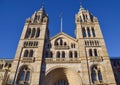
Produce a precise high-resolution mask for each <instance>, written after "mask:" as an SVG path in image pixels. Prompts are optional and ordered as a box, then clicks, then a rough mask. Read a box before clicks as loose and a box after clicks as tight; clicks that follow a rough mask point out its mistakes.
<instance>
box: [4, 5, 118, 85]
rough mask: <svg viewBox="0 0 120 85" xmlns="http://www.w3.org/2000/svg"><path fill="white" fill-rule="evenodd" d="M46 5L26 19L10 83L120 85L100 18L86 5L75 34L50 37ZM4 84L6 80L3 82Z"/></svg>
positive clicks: (81, 8) (9, 76) (82, 10)
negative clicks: (115, 75)
mask: <svg viewBox="0 0 120 85" xmlns="http://www.w3.org/2000/svg"><path fill="white" fill-rule="evenodd" d="M48 22H49V18H48V15H47V14H46V12H45V9H44V8H43V7H42V8H41V9H40V10H39V11H38V12H35V13H34V14H33V15H32V17H30V18H28V19H27V20H26V23H25V26H24V28H23V32H22V35H21V38H20V41H19V44H18V48H17V51H16V55H15V58H14V59H13V62H12V67H11V68H10V72H9V75H8V76H7V77H5V79H6V78H7V79H6V80H7V81H6V84H7V85H116V82H115V78H114V74H113V70H112V67H111V62H110V58H109V55H108V52H107V49H106V45H105V42H104V38H103V35H102V32H101V29H100V26H99V22H98V19H97V18H96V17H95V16H93V15H92V14H91V13H90V12H88V11H87V10H85V9H84V8H83V7H82V6H81V7H80V9H79V11H78V13H77V14H76V17H75V24H76V29H75V35H76V38H73V37H71V36H69V35H67V34H66V33H64V32H60V33H58V34H57V35H56V36H54V37H52V38H49V29H48ZM2 85H4V84H2Z"/></svg>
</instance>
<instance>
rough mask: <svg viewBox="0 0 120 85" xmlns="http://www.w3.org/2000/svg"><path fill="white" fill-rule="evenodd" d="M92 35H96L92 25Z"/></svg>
mask: <svg viewBox="0 0 120 85" xmlns="http://www.w3.org/2000/svg"><path fill="white" fill-rule="evenodd" d="M92 35H93V37H96V34H95V30H94V28H93V27H92Z"/></svg>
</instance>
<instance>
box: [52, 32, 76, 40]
mask: <svg viewBox="0 0 120 85" xmlns="http://www.w3.org/2000/svg"><path fill="white" fill-rule="evenodd" d="M59 38H64V39H67V40H70V41H73V42H76V39H75V38H73V37H71V36H69V35H68V34H66V33H64V32H60V33H58V34H57V35H55V36H53V37H52V38H51V39H50V41H54V40H56V39H59Z"/></svg>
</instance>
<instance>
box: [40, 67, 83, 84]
mask: <svg viewBox="0 0 120 85" xmlns="http://www.w3.org/2000/svg"><path fill="white" fill-rule="evenodd" d="M42 85H82V81H81V78H80V75H79V73H77V72H75V71H73V70H71V69H69V68H64V67H59V68H55V69H52V70H51V71H49V72H48V73H47V74H46V76H45V78H44V80H43V83H42Z"/></svg>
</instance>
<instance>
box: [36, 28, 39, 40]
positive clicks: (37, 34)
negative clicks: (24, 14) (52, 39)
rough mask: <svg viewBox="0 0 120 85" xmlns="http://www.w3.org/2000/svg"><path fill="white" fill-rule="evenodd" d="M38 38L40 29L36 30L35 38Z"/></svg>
mask: <svg viewBox="0 0 120 85" xmlns="http://www.w3.org/2000/svg"><path fill="white" fill-rule="evenodd" d="M39 36H40V28H37V33H36V38H38V37H39Z"/></svg>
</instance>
